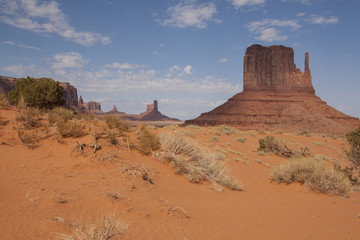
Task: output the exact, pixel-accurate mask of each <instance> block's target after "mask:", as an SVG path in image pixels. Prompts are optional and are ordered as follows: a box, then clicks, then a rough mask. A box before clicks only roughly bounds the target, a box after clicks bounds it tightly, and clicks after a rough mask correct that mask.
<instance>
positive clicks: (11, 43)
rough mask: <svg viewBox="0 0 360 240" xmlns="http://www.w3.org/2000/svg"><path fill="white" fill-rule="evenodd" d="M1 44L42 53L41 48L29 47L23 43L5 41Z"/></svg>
mask: <svg viewBox="0 0 360 240" xmlns="http://www.w3.org/2000/svg"><path fill="white" fill-rule="evenodd" d="M1 44H7V45H12V46H16V47H22V48H27V49H32V50H36V51H40V48H37V47H33V46H28V45H24V44H21V43H14V42H12V41H4V42H2V43H1Z"/></svg>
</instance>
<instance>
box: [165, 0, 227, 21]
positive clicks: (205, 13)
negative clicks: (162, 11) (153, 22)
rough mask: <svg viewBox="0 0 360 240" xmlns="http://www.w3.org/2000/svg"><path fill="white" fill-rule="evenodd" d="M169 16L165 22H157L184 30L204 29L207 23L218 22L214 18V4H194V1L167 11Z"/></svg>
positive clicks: (183, 3) (182, 3) (181, 3)
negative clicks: (190, 28)
mask: <svg viewBox="0 0 360 240" xmlns="http://www.w3.org/2000/svg"><path fill="white" fill-rule="evenodd" d="M166 13H167V14H168V15H169V16H170V17H169V18H167V19H165V20H162V21H161V20H158V21H159V22H160V23H162V24H163V25H167V26H171V27H176V28H185V27H196V28H206V27H207V23H208V22H209V21H213V22H220V20H218V19H216V18H215V17H214V15H215V13H216V6H215V4H214V3H212V2H210V3H204V4H196V1H195V0H188V1H182V2H180V3H179V4H177V5H175V6H172V7H170V8H168V9H167V11H166Z"/></svg>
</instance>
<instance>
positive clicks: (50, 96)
mask: <svg viewBox="0 0 360 240" xmlns="http://www.w3.org/2000/svg"><path fill="white" fill-rule="evenodd" d="M63 91H64V89H63V88H62V87H60V86H59V82H58V81H56V82H55V81H54V80H53V79H50V78H38V79H36V78H30V77H27V78H22V79H20V80H18V81H16V83H15V89H14V90H12V91H11V92H10V93H9V99H10V101H11V102H12V103H14V104H18V103H19V101H20V100H21V98H23V99H24V102H25V104H26V105H27V106H29V107H37V108H53V107H55V106H60V105H63V104H64V102H63V100H62V99H61V97H62V95H63Z"/></svg>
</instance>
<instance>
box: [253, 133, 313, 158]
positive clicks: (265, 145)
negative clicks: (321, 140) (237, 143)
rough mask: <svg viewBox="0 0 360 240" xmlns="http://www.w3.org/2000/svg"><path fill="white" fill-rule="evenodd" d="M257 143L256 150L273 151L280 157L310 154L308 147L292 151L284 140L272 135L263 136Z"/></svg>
mask: <svg viewBox="0 0 360 240" xmlns="http://www.w3.org/2000/svg"><path fill="white" fill-rule="evenodd" d="M259 145H260V146H259V148H258V151H262V152H265V153H267V152H273V153H275V154H276V155H278V156H280V157H293V156H304V157H308V156H310V149H309V148H308V147H305V148H300V149H299V150H297V151H294V150H292V149H290V148H289V147H288V146H287V145H286V144H285V143H284V141H279V140H277V139H275V138H274V137H273V136H266V137H265V138H262V139H259Z"/></svg>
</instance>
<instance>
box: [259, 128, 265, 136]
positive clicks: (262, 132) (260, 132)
mask: <svg viewBox="0 0 360 240" xmlns="http://www.w3.org/2000/svg"><path fill="white" fill-rule="evenodd" d="M258 133H259V134H261V135H264V134H266V132H265V131H264V130H263V129H260V130H259V131H258Z"/></svg>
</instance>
